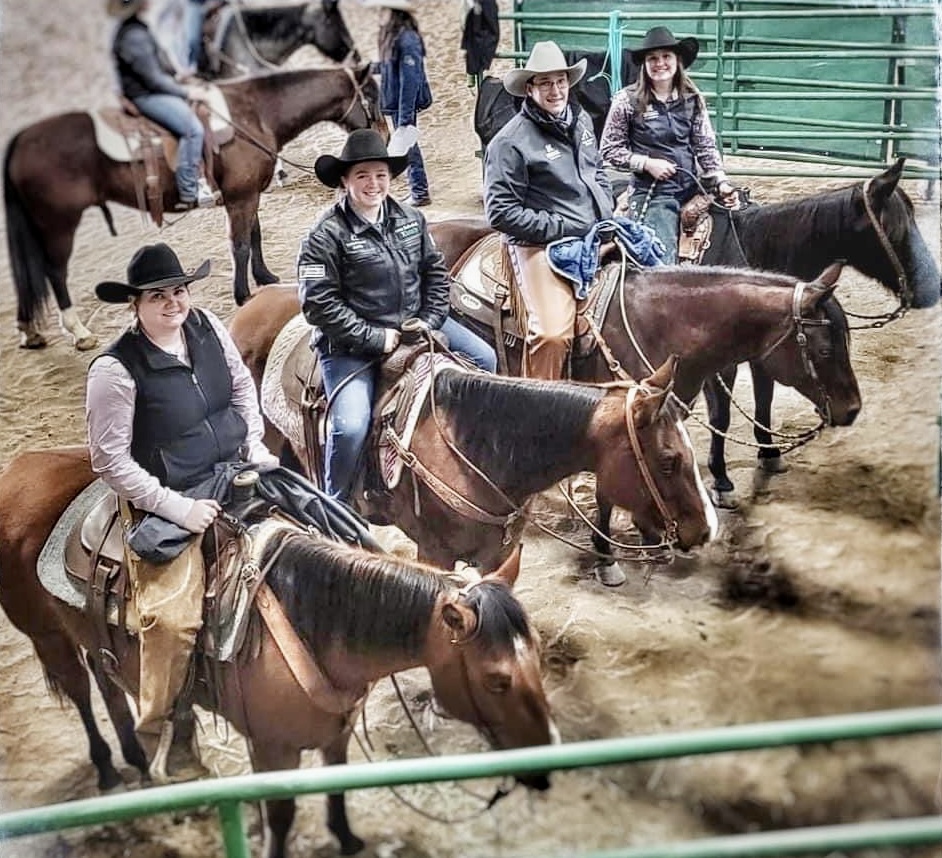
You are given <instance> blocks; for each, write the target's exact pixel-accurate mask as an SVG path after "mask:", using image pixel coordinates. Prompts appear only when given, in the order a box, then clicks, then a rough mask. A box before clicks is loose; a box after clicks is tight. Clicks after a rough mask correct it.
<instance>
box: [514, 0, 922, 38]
mask: <svg viewBox="0 0 942 858" xmlns="http://www.w3.org/2000/svg"><path fill="white" fill-rule="evenodd" d="M618 14H619V17H620V18H621V19H622V20H624V21H626V22H629V23H630V22H631V21H634V20H637V19H639V18H640V19H644V20H647V19H649V18H657V19H658V20H659V21H660V20H662V19H663V20H679V21H713V20H715V18H716V13H715V11H710V12H694V11H689V12H661V11H655V10H654V9H639V10H637V11H633V12H619V13H618ZM608 16H609V13H608V12H504V13H502V14H500V15H498V16H497V17H498V18H499V19H500V20H503V21H536V22H540V21H549V22H555V21H572V20H577V21H599V20H604V19H607V18H608ZM897 16H905V17H923V18H932V17H935V10H934V9H933V8H932V7H929V6H923V7H919V8H914V7H906V6H899V7H897V6H879V7H877V6H874V7H871V8H864V9H860V8H855V9H848V8H846V7H841V8H836V7H834V6H832V7H829V8H821V9H815V11H814V17H815V18H895V17H897ZM724 17H725V18H727V19H728V20H735V21H748V20H750V19H753V20H755V19H758V20H763V21H764V20H767V19H768V18H781V19H783V20H790V19H793V18H794V19H798V20H802V19H807V18H808V11H807V10H804V11H802V10H800V9H797V10H791V9H766V10H763V11H761V12H759V11H756V12H751V11H745V12H742V11H741V12H734V11H732V10H727V11H726V13H725V16H724ZM675 35H677V34H676V33H675Z"/></svg>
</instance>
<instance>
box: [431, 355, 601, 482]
mask: <svg viewBox="0 0 942 858" xmlns="http://www.w3.org/2000/svg"><path fill="white" fill-rule="evenodd" d="M434 395H435V401H436V404H437V407H439V408H442V409H443V410H445V411H446V412H447V414H448V423H449V429H450V431H451V433H452V435H453V438H454V441H455V443H456V445H457V446H458V447H459V448H460V449H461V450H462V452H463V453H464V455H466V456H467V457H468V458H469V459H470V460H471V461H473V462H474V463H475V465H477V466H478V467H479V468H480V469H481V470H482V471H484V472H485V473H486V474H487V475H488V477H489V478H490V479H491V480H493V482H494V483H496V484H497V485H498V486H507V485H512V484H520V483H521V482H525V478H526V475H528V474H536V473H540V472H543V471H545V470H546V463H547V462H555V461H558V462H561V463H564V462H566V461H569V460H571V458H572V453H573V449H574V448H575V447H576V446H577V445H578V444H579V442H580V441H581V439H582V438H584V437H585V434H586V432H587V430H588V425H589V421H590V420H591V419H592V415H593V414H594V412H595V409H596V407H597V406H598V404H599V402H600V401H601V400H602V398H603V397H604V396H605V391H604V390H603V389H602V388H599V387H594V386H591V385H581V384H574V383H561V382H541V381H536V380H534V379H519V378H504V377H498V376H492V375H486V374H483V373H474V372H462V371H458V370H444V371H442V372H439V373H437V374H436V376H435V386H434ZM537 429H538V430H539V432H540V434H539V443H534V433H535V431H536V430H537Z"/></svg>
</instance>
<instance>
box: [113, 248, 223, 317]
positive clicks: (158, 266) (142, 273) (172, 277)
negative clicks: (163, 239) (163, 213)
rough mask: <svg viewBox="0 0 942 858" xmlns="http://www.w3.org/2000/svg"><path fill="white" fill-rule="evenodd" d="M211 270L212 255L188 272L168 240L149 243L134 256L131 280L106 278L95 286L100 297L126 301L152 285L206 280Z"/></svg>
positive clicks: (129, 269)
mask: <svg viewBox="0 0 942 858" xmlns="http://www.w3.org/2000/svg"><path fill="white" fill-rule="evenodd" d="M208 274H209V260H208V259H206V260H204V262H203V264H202V265H200V266H199V268H197V269H196V270H194V271H191V272H186V271H184V270H183V267H182V266H181V265H180V260H179V259H177V255H176V254H175V253H174V252H173V251H172V250H171V249H170V248H169V247H168V246H167V245H166V244H162V243H161V244H148V245H145V246H144V247H142V248H140V250H138V251H137V252H136V253H135V254H134V256H133V257H131V261H130V262H129V263H128V282H127V283H118V282H117V281H114V280H105V281H104V282H102V283H99V284H98V285H97V286H96V287H95V294H96V295H97V296H98V298H99V300H101V301H106V302H107V303H109V304H124V303H126V302H127V300H128V298H133V297H134V296H135V295H140V294H141V293H142V292H146V291H147V290H149V289H163V288H164V287H165V286H185V285H187V284H189V283H192V282H193V281H194V280H202V279H203V278H204V277H206V276H207V275H208Z"/></svg>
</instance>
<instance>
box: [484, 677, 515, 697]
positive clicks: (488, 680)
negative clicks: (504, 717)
mask: <svg viewBox="0 0 942 858" xmlns="http://www.w3.org/2000/svg"><path fill="white" fill-rule="evenodd" d="M511 683H512V680H511V678H510V674H509V673H489V674H488V675H487V676H485V677H484V688H485V689H486V690H487V691H489V692H490V693H491V694H506V693H507V692H508V691H510V686H511Z"/></svg>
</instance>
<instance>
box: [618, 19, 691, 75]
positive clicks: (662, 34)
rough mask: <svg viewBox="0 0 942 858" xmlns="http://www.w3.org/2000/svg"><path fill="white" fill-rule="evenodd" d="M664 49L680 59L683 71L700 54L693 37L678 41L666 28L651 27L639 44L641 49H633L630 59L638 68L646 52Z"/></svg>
mask: <svg viewBox="0 0 942 858" xmlns="http://www.w3.org/2000/svg"><path fill="white" fill-rule="evenodd" d="M664 48H668V49H670V50H672V51H673V52H674V53H675V54H677V56H678V58H679V59H680V64H681V65H682V66H683V67H684V68H685V69H686V68H690V66H691V65H693V61H694V60H695V59H696V58H697V54H699V53H700V43H699V42H698V41H697V40H696V39H695V38H693V36H688V37H687V38H685V39H681V40H680V41H678V40H677V39H675V38H674V34H673V33H672V32H671V31H670V30H668V29H667V27H652V28H651V29H650V30H648V31H647V33H645V34H644V41H643V42H642V43H641V47H640V48H635V49H634V50H633V51H632V52H631V58H632V59H633V60H634V62H635V65H639V66H640V65H642V64H643V63H644V55H645V54H646V53H648V51H656V50H661V49H664Z"/></svg>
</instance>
